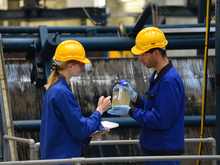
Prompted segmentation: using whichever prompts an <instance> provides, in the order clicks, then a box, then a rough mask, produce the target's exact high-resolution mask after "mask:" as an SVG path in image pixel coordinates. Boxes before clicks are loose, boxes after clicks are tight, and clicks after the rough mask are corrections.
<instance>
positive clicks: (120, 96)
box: [112, 80, 131, 109]
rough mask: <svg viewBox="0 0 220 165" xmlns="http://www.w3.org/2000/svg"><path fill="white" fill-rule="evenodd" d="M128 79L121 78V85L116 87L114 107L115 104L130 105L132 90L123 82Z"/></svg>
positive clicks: (113, 99) (113, 98)
mask: <svg viewBox="0 0 220 165" xmlns="http://www.w3.org/2000/svg"><path fill="white" fill-rule="evenodd" d="M123 82H126V80H121V81H120V85H119V86H118V87H116V88H115V89H114V91H113V95H112V109H113V106H115V105H128V106H130V95H131V92H130V90H129V89H128V88H127V87H125V86H124V85H123V84H122V83H123Z"/></svg>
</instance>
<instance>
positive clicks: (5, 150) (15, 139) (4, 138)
mask: <svg viewBox="0 0 220 165" xmlns="http://www.w3.org/2000/svg"><path fill="white" fill-rule="evenodd" d="M8 140H12V141H16V142H22V143H27V144H29V149H30V160H34V144H35V141H34V140H33V139H25V138H18V137H14V136H8V135H4V136H3V144H4V153H3V161H6V160H7V141H8ZM5 148H6V149H5Z"/></svg>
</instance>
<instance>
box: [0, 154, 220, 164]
mask: <svg viewBox="0 0 220 165" xmlns="http://www.w3.org/2000/svg"><path fill="white" fill-rule="evenodd" d="M172 160H174V161H179V160H180V161H182V160H187V161H189V160H206V161H210V160H220V155H203V156H198V155H196V156H194V155H192V156H189V155H188V156H124V157H104V158H102V157H101V158H84V157H79V158H70V159H48V160H28V161H14V162H3V163H1V162H0V165H2V164H4V165H18V164H22V165H42V164H75V165H80V164H89V163H111V162H145V161H172Z"/></svg>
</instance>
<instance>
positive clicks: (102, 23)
mask: <svg viewBox="0 0 220 165" xmlns="http://www.w3.org/2000/svg"><path fill="white" fill-rule="evenodd" d="M78 2H79V3H80V5H81V7H82V9H83V11H84V12H85V13H86V16H87V17H88V18H89V20H90V21H91V22H92V23H93V24H94V25H95V26H105V21H102V22H101V23H97V22H96V21H94V20H93V19H92V18H91V17H90V15H89V13H88V12H87V11H86V9H85V8H84V6H83V5H82V3H81V2H80V0H78Z"/></svg>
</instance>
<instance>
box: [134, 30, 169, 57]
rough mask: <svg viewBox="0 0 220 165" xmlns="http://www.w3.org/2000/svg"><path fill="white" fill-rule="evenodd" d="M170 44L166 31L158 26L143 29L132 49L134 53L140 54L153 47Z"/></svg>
mask: <svg viewBox="0 0 220 165" xmlns="http://www.w3.org/2000/svg"><path fill="white" fill-rule="evenodd" d="M167 44H168V41H167V40H166V38H165V35H164V33H163V32H162V31H161V30H160V29H158V28H156V27H147V28H144V29H142V30H141V31H140V32H139V33H138V35H137V37H136V40H135V46H134V47H133V48H132V49H131V52H132V53H133V54H134V55H140V54H142V53H144V52H147V51H148V50H150V49H153V48H163V47H165V46H166V45H167Z"/></svg>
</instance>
